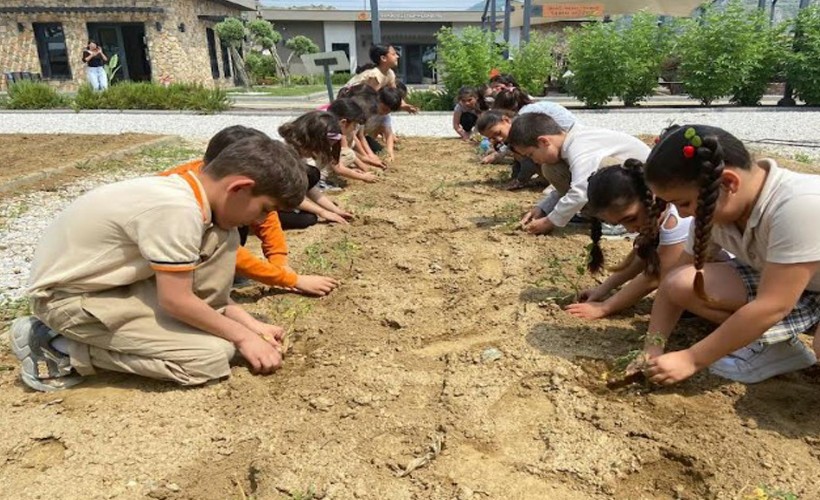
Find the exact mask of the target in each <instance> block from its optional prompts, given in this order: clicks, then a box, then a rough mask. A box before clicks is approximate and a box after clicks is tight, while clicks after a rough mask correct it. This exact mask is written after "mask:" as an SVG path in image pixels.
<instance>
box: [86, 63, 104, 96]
mask: <svg viewBox="0 0 820 500" xmlns="http://www.w3.org/2000/svg"><path fill="white" fill-rule="evenodd" d="M85 74H86V76H87V77H88V83H90V84H91V88H92V89H94V90H105V89H107V88H108V77H107V76H106V74H105V68H103V67H102V66H97V67H96V68H92V67H90V66H88V67H86V68H85Z"/></svg>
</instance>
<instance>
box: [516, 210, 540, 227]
mask: <svg viewBox="0 0 820 500" xmlns="http://www.w3.org/2000/svg"><path fill="white" fill-rule="evenodd" d="M545 215H547V214H545V213H544V211H543V210H541V209H540V208H538V207H532V209H531V210H530V211H529V212H527V213H526V214H524V217H523V218H522V219H521V221H519V222H518V224H519V225H520V226H521V227H524V226H526V225H527V224H528V223H529V222H530V221H533V220H535V219H540V218H541V217H544V216H545Z"/></svg>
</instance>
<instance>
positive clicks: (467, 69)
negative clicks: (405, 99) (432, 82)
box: [436, 26, 509, 97]
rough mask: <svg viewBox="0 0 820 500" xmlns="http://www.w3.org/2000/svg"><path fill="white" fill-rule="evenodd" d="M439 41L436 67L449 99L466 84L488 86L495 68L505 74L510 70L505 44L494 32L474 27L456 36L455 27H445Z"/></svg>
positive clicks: (437, 34)
mask: <svg viewBox="0 0 820 500" xmlns="http://www.w3.org/2000/svg"><path fill="white" fill-rule="evenodd" d="M436 39H437V40H438V51H437V55H436V67H437V68H438V70H439V79H440V80H441V81H442V82H443V83H444V88H445V90H446V95H448V96H451V97H452V96H455V95H456V94H457V93H458V89H460V88H461V87H463V86H465V85H469V86H476V85H480V84H482V83H486V82H487V80H488V79H489V75H490V71H491V70H492V69H494V68H495V69H498V70H499V71H501V72H502V73H506V72H508V71H509V61H507V60H506V59H505V58H504V49H505V45H504V44H501V43H498V42H496V40H495V35H494V34H492V33H490V32H487V31H483V30H481V29H479V28H476V27H473V26H470V27H468V28H465V29H464V30H463V31H462V32H460V33H459V34H456V33H455V32H453V29H452V28H442V29H440V30H439V31H438V33H436Z"/></svg>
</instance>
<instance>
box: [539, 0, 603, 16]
mask: <svg viewBox="0 0 820 500" xmlns="http://www.w3.org/2000/svg"><path fill="white" fill-rule="evenodd" d="M603 15H604V4H602V3H550V4H547V3H545V4H542V5H541V16H542V17H545V18H547V19H582V18H585V17H601V16H603Z"/></svg>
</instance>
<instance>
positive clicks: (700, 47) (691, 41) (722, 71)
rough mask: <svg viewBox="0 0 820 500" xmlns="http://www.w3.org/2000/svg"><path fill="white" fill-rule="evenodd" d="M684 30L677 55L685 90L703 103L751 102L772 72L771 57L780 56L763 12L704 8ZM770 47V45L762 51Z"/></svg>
mask: <svg viewBox="0 0 820 500" xmlns="http://www.w3.org/2000/svg"><path fill="white" fill-rule="evenodd" d="M683 26H684V30H683V33H682V34H681V35H680V38H679V40H678V55H679V56H680V61H681V62H680V67H679V70H680V76H681V80H682V81H683V84H684V88H685V89H686V92H687V93H688V94H689V95H690V96H691V97H693V98H695V99H698V100H700V102H701V103H703V104H704V105H708V104H711V103H712V101H714V100H715V99H719V98H721V97H725V96H734V97H735V100H736V101H738V102H741V101H742V102H744V103H752V102H754V103H756V102H757V101H758V100H759V97H757V98H756V96H755V94H757V93H758V91H759V89H761V87H762V89H763V90H765V83H768V80H770V79H771V78H772V77H774V75H775V73H776V72H777V66H778V65H777V64H776V63H775V64H772V62H771V61H772V57H782V54H783V53H782V51H780V49H778V45H779V44H778V43H776V41H777V39H778V35H776V34H771V33H770V31H772V29H771V28H769V27H768V24H767V22H766V20H765V18H764V17H763V15H762V13H760V12H758V11H747V10H746V9H745V8H744V7H743V5H742V4H741V3H740V2H738V1H732V2H731V3H729V4H728V5H726V7H725V8H724V9H723V10H719V9H717V8H715V7H709V8H707V9H706V11H705V12H704V14H703V17H702V18H701V19H698V20H689V21H687V22H684V23H683ZM769 43H772V44H774V45H775V46H774V47H766V44H769ZM777 54H781V55H780V56H778V55H777ZM767 65H772V66H773V68H768V67H766V66H767ZM764 80H765V83H761V82H762V81H764ZM760 95H761V96H762V92H760Z"/></svg>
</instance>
